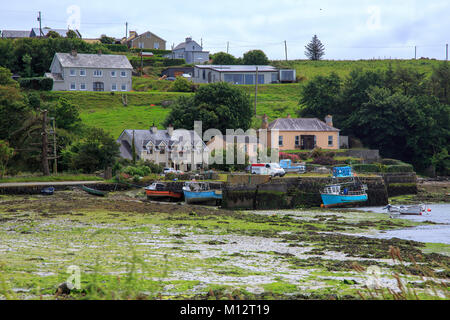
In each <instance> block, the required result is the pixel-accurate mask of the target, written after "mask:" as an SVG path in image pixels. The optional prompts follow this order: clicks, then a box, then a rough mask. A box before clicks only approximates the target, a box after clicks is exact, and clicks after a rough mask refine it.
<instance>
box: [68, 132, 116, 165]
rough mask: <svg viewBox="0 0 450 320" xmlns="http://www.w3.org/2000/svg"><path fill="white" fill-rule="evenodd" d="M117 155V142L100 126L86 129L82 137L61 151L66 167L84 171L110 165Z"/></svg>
mask: <svg viewBox="0 0 450 320" xmlns="http://www.w3.org/2000/svg"><path fill="white" fill-rule="evenodd" d="M119 155H120V152H119V144H118V143H117V142H116V140H115V139H114V138H113V137H112V136H111V135H109V134H107V133H106V132H105V131H104V130H103V129H100V128H90V129H88V131H87V134H86V136H85V137H84V138H82V139H81V140H80V141H78V142H75V143H74V144H72V145H71V146H69V147H67V148H66V149H65V150H64V151H63V152H62V158H63V163H64V164H65V165H66V166H67V167H69V168H70V169H72V170H77V171H78V170H80V171H82V172H85V173H93V172H95V171H97V170H104V169H106V168H107V167H112V166H113V165H114V163H115V162H116V160H117V158H118V157H119Z"/></svg>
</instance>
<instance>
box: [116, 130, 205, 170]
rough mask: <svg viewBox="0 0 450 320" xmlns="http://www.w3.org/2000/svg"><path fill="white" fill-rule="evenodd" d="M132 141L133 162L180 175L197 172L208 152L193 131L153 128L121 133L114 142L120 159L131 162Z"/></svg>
mask: <svg viewBox="0 0 450 320" xmlns="http://www.w3.org/2000/svg"><path fill="white" fill-rule="evenodd" d="M133 137H134V145H135V152H136V157H137V159H142V160H148V161H152V162H154V163H156V164H159V165H161V166H164V167H169V168H174V169H176V170H181V171H191V170H198V169H202V168H205V167H206V165H207V163H206V162H205V161H204V159H208V154H209V152H208V150H209V149H208V147H207V146H206V144H205V143H204V142H203V141H202V139H201V138H200V137H199V136H198V134H197V133H196V132H195V131H193V130H182V131H179V130H174V128H173V127H172V126H169V127H168V128H167V129H166V130H158V128H157V127H156V126H155V125H153V126H152V127H150V130H130V129H127V130H124V131H123V132H122V133H121V135H120V136H119V138H118V139H117V142H118V143H119V144H120V155H121V157H122V158H125V159H132V157H133V156H132V154H133V150H132V145H133Z"/></svg>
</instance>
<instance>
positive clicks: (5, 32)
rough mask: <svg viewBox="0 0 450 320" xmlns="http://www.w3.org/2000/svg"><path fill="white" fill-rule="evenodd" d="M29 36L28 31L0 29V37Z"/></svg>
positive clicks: (16, 37)
mask: <svg viewBox="0 0 450 320" xmlns="http://www.w3.org/2000/svg"><path fill="white" fill-rule="evenodd" d="M28 37H30V31H24V30H2V31H1V38H3V39H20V38H28Z"/></svg>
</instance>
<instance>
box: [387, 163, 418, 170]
mask: <svg viewBox="0 0 450 320" xmlns="http://www.w3.org/2000/svg"><path fill="white" fill-rule="evenodd" d="M385 170H386V172H414V168H413V166H412V165H410V164H399V165H390V166H386V169H385Z"/></svg>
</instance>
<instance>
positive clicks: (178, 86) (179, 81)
mask: <svg viewBox="0 0 450 320" xmlns="http://www.w3.org/2000/svg"><path fill="white" fill-rule="evenodd" d="M191 85H192V84H191V82H189V80H188V79H186V78H185V77H177V78H176V79H175V81H174V82H173V84H172V91H175V92H192V88H191Z"/></svg>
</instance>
